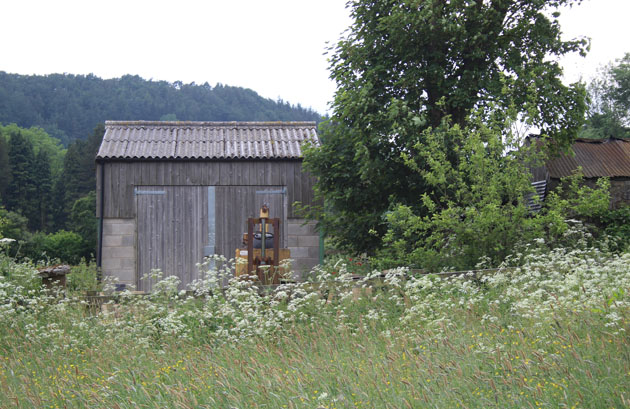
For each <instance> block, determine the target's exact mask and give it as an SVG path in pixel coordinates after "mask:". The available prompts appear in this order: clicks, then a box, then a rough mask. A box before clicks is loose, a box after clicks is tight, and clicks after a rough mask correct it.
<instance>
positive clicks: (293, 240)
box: [287, 234, 300, 247]
mask: <svg viewBox="0 0 630 409" xmlns="http://www.w3.org/2000/svg"><path fill="white" fill-rule="evenodd" d="M298 237H300V236H296V235H295V234H290V235H289V238H288V240H287V242H288V243H289V244H288V245H287V247H297V246H298Z"/></svg>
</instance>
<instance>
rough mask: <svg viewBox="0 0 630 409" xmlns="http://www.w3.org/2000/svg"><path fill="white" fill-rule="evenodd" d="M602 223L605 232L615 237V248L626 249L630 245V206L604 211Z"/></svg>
mask: <svg viewBox="0 0 630 409" xmlns="http://www.w3.org/2000/svg"><path fill="white" fill-rule="evenodd" d="M600 223H601V225H602V226H603V228H604V232H605V233H606V234H607V235H609V236H610V237H612V238H613V239H615V244H614V245H613V249H614V250H618V251H619V250H624V249H626V248H628V246H630V206H625V207H621V208H619V209H615V210H608V211H606V212H604V213H603V214H602V215H601V218H600Z"/></svg>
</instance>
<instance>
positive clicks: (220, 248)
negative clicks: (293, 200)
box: [216, 186, 288, 259]
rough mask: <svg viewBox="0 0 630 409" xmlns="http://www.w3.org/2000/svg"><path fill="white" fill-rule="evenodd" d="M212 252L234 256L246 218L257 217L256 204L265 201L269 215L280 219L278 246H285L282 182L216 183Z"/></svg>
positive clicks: (240, 241)
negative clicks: (214, 230)
mask: <svg viewBox="0 0 630 409" xmlns="http://www.w3.org/2000/svg"><path fill="white" fill-rule="evenodd" d="M216 189H217V190H216V252H217V253H218V254H222V255H224V256H225V257H226V258H228V259H230V258H234V251H235V250H236V249H237V248H241V247H243V246H242V242H243V233H247V219H248V218H250V217H259V210H260V206H262V204H263V203H267V204H268V205H269V209H270V214H269V215H270V217H274V218H279V219H280V229H281V230H282V232H281V234H280V240H281V242H280V246H281V247H287V243H288V241H287V234H286V233H287V231H288V227H287V223H286V221H287V216H286V215H287V197H288V196H287V191H286V187H284V186H217V187H216Z"/></svg>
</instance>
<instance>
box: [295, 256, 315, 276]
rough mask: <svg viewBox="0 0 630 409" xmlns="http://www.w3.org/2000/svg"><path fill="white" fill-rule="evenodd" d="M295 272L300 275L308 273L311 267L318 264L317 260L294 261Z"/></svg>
mask: <svg viewBox="0 0 630 409" xmlns="http://www.w3.org/2000/svg"><path fill="white" fill-rule="evenodd" d="M295 264H296V266H295V270H296V271H300V272H301V273H302V274H304V273H308V272H310V271H311V270H312V269H313V267H315V266H316V265H318V264H319V258H303V259H300V260H299V261H296V263H295Z"/></svg>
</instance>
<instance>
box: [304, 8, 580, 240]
mask: <svg viewBox="0 0 630 409" xmlns="http://www.w3.org/2000/svg"><path fill="white" fill-rule="evenodd" d="M579 2H580V1H579V0H502V1H493V2H484V1H477V2H468V1H450V2H438V1H423V2H412V1H402V0H398V1H395V0H375V1H371V0H363V1H361V0H357V1H353V2H350V3H349V7H350V10H351V14H352V17H353V18H354V24H353V25H352V26H351V28H350V30H349V34H348V35H347V36H346V37H345V38H343V39H341V40H340V41H339V42H338V43H337V45H336V46H335V47H334V48H333V49H332V56H331V58H330V69H331V77H332V78H333V79H334V80H335V81H336V83H337V87H338V88H337V92H336V94H335V98H334V101H333V104H332V108H333V110H334V113H333V116H332V118H331V120H330V122H329V123H328V124H327V125H326V126H322V127H321V128H320V135H321V139H322V146H321V147H320V148H313V149H310V150H308V151H307V152H306V155H305V162H304V163H305V167H306V168H307V169H308V170H309V171H310V172H311V173H312V174H313V175H315V176H316V177H317V178H318V182H317V187H316V192H317V194H318V195H319V196H320V197H322V198H325V200H326V208H325V209H321V211H320V212H319V214H320V215H321V219H320V221H321V225H322V227H323V228H324V231H325V232H326V234H328V235H329V236H333V238H334V240H335V241H336V243H338V244H339V245H340V246H341V247H343V248H345V249H348V250H351V251H355V252H363V251H373V250H374V249H375V248H376V247H378V245H379V243H380V238H381V237H382V235H383V234H384V233H385V231H386V228H387V227H386V224H385V223H384V221H383V217H382V216H383V215H384V213H385V212H387V211H388V209H391V208H392V207H395V206H397V205H399V204H400V205H403V206H409V207H411V208H412V209H414V212H417V211H420V210H422V209H423V205H422V204H421V200H420V199H421V198H422V197H423V195H424V194H430V193H431V186H430V184H428V183H427V182H428V181H427V179H425V178H424V177H423V174H422V172H417V171H413V170H412V169H410V168H409V166H408V164H407V163H406V158H405V154H408V153H409V152H410V151H411V150H413V149H414V147H415V146H417V144H418V143H425V142H426V141H425V140H424V139H423V138H425V137H426V136H427V135H428V134H426V133H424V131H425V130H427V129H437V128H439V127H440V126H442V124H443V123H444V121H446V122H448V123H451V124H453V125H457V126H459V127H460V128H461V129H465V128H469V127H470V128H474V126H476V121H472V124H471V120H470V116H471V113H472V112H473V111H477V112H475V117H478V118H482V119H483V122H484V123H486V124H488V123H491V122H506V121H510V120H516V119H517V118H518V119H520V120H522V121H524V122H526V123H527V124H530V125H534V126H537V127H538V128H539V129H541V132H542V133H543V134H544V135H546V136H548V137H551V138H552V139H553V140H554V141H556V142H557V144H556V146H567V145H569V144H570V143H571V141H572V140H573V138H574V137H575V134H576V132H577V130H578V129H579V127H580V126H581V124H582V122H583V114H584V110H585V103H584V94H585V91H584V89H583V86H582V85H580V84H574V85H572V86H570V87H567V86H565V85H563V84H562V82H561V73H562V71H561V69H560V67H559V65H558V63H557V58H556V57H558V56H562V55H564V54H567V53H570V52H580V53H584V52H585V46H586V41H585V40H571V41H563V40H562V39H561V36H560V26H559V24H558V21H557V17H558V13H554V14H550V13H548V12H547V11H548V10H549V8H557V7H561V6H568V5H572V4H579ZM471 125H473V126H471ZM507 131H508V130H507V129H506V130H505V131H504V132H503V133H504V134H505V133H507ZM443 135H444V136H445V137H451V138H450V139H445V141H444V142H445V143H446V144H447V146H446V148H447V149H446V151H445V152H446V153H445V154H446V159H447V160H448V161H450V162H452V163H453V164H454V165H455V162H454V161H456V160H457V159H456V158H457V153H456V152H457V149H458V148H460V147H461V146H462V145H463V144H464V143H465V139H466V137H467V136H466V135H464V134H459V135H454V134H450V133H443ZM455 136H457V137H455ZM440 160H441V159H440ZM416 166H418V168H419V169H428V167H429V166H430V163H429V162H427V161H426V158H425V162H419V161H417V162H416ZM420 215H421V216H424V215H426V213H421V214H420Z"/></svg>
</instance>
